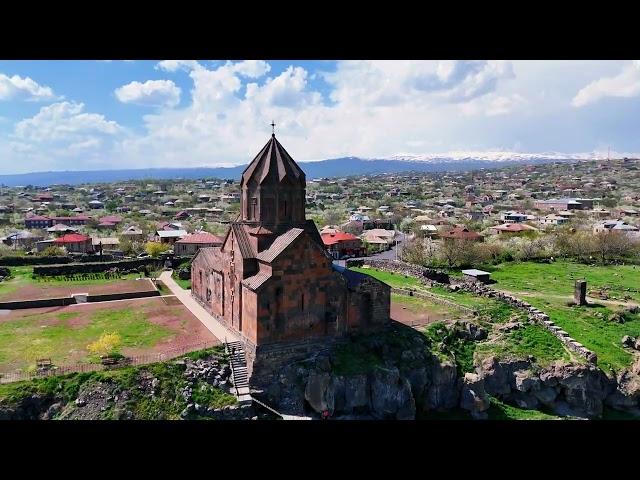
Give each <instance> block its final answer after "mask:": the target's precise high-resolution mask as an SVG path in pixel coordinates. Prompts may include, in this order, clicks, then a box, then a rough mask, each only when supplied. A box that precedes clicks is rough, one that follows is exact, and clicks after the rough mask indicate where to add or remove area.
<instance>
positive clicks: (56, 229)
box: [47, 223, 79, 236]
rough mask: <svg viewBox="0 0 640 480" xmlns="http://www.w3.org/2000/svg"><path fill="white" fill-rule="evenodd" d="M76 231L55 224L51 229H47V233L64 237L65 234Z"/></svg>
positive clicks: (63, 225) (74, 228)
mask: <svg viewBox="0 0 640 480" xmlns="http://www.w3.org/2000/svg"><path fill="white" fill-rule="evenodd" d="M78 230H79V228H78V227H72V226H71V225H65V224H64V223H56V224H55V225H54V226H53V227H49V228H47V233H52V234H54V235H57V236H59V235H64V234H65V233H74V232H77V231H78Z"/></svg>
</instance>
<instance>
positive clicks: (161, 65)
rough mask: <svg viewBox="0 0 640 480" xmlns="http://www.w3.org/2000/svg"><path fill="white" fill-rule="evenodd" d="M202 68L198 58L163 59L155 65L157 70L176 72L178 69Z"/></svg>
mask: <svg viewBox="0 0 640 480" xmlns="http://www.w3.org/2000/svg"><path fill="white" fill-rule="evenodd" d="M198 68H202V66H201V65H200V64H199V63H198V62H197V61H196V60H162V61H161V62H158V64H157V65H156V66H155V69H156V70H164V71H165V72H176V71H178V70H187V71H188V70H194V69H198Z"/></svg>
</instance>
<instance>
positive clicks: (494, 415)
mask: <svg viewBox="0 0 640 480" xmlns="http://www.w3.org/2000/svg"><path fill="white" fill-rule="evenodd" d="M487 413H488V414H489V420H562V417H558V416H556V415H551V414H548V413H544V412H541V411H539V410H526V409H524V408H518V407H516V406H514V405H507V404H506V403H503V402H501V401H500V400H498V399H497V398H493V397H491V406H490V407H489V410H487Z"/></svg>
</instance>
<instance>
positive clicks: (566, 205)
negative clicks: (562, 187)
mask: <svg viewBox="0 0 640 480" xmlns="http://www.w3.org/2000/svg"><path fill="white" fill-rule="evenodd" d="M533 206H534V208H537V209H538V210H555V211H559V210H589V209H592V208H593V200H592V199H586V198H560V199H550V200H537V201H536V202H534V204H533Z"/></svg>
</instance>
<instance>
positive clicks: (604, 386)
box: [541, 364, 611, 418]
mask: <svg viewBox="0 0 640 480" xmlns="http://www.w3.org/2000/svg"><path fill="white" fill-rule="evenodd" d="M551 376H553V377H555V378H556V379H557V382H558V386H559V387H560V392H561V394H562V396H563V397H564V400H565V401H566V403H567V404H568V406H569V408H570V409H571V410H572V411H573V412H575V414H576V415H578V416H584V417H589V418H593V417H599V416H601V415H602V409H603V404H604V400H605V399H606V398H607V396H608V395H609V393H610V391H611V384H610V382H609V380H608V379H607V377H606V376H605V374H604V373H603V372H602V370H600V369H598V368H597V367H595V366H593V365H574V364H555V365H552V366H551V367H549V369H548V370H547V371H546V372H544V373H543V374H541V378H542V377H544V378H550V377H551Z"/></svg>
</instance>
